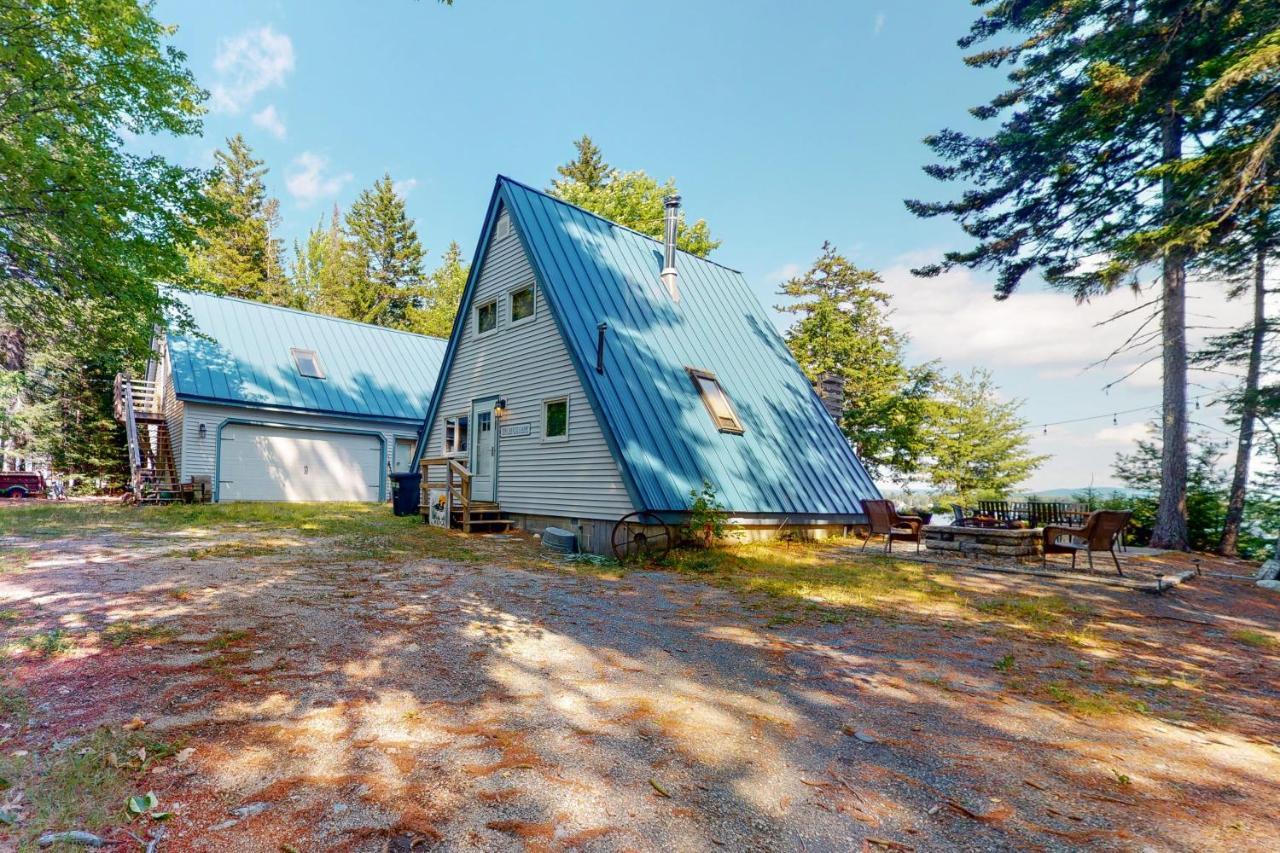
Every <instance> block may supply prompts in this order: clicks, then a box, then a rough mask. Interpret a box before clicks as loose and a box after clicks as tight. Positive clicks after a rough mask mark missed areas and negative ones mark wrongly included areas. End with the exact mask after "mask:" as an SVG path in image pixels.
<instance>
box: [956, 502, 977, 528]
mask: <svg viewBox="0 0 1280 853" xmlns="http://www.w3.org/2000/svg"><path fill="white" fill-rule="evenodd" d="M951 515H952V519H951V525H952V526H953V527H976V526H977V520H978V519H977V517H976V516H972V515H965V514H964V507H962V506H960V504H952V505H951Z"/></svg>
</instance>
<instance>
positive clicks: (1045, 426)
mask: <svg viewBox="0 0 1280 853" xmlns="http://www.w3.org/2000/svg"><path fill="white" fill-rule="evenodd" d="M1212 396H1213V395H1212V394H1202V395H1200V396H1199V397H1196V398H1195V399H1194V401H1193V402H1195V404H1196V411H1199V410H1200V401H1201V400H1202V399H1204V398H1205V397H1212ZM1208 405H1213V402H1212V401H1210V402H1209V403H1208ZM1159 409H1160V404H1159V403H1153V404H1152V405H1150V406H1138V407H1137V408H1133V409H1122V410H1121V411H1118V412H1112V413H1111V425H1112V426H1119V425H1120V416H1121V415H1133V414H1137V413H1139V412H1153V411H1158V410H1159ZM1105 417H1106V415H1105V414H1102V415H1088V416H1086V417H1082V418H1067V419H1066V420H1061V421H1049V422H1047V423H1041V424H1032V426H1038V427H1040V428H1041V432H1042V433H1043V434H1044V435H1048V434H1049V427H1051V426H1063V425H1065V424H1079V423H1085V422H1087V421H1099V420H1102V419H1104V418H1105Z"/></svg>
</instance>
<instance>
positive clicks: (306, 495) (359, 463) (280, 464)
mask: <svg viewBox="0 0 1280 853" xmlns="http://www.w3.org/2000/svg"><path fill="white" fill-rule="evenodd" d="M383 442H384V439H383V438H382V436H381V435H379V434H377V433H367V432H358V431H353V432H339V431H329V430H319V429H305V428H303V429H299V428H297V427H286V426H268V425H263V424H252V423H229V424H226V425H224V426H223V428H222V430H221V435H220V436H219V437H218V475H217V476H218V484H217V494H218V498H219V500H226V501H379V500H382V499H383V488H382V482H383V478H384V474H383V465H384V462H383V460H384V459H386V448H385V446H384V443H383Z"/></svg>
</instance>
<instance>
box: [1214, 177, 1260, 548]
mask: <svg viewBox="0 0 1280 853" xmlns="http://www.w3.org/2000/svg"><path fill="white" fill-rule="evenodd" d="M1264 174H1266V172H1265V171H1264ZM1271 174H1275V172H1274V171H1273V172H1271ZM1232 237H1233V239H1231V240H1228V241H1224V242H1223V243H1222V244H1220V245H1218V246H1216V247H1215V248H1214V251H1213V254H1212V256H1211V258H1209V261H1210V262H1209V263H1208V264H1206V267H1207V272H1210V273H1215V272H1216V273H1218V274H1219V275H1221V276H1222V277H1224V278H1226V279H1227V281H1228V282H1229V288H1228V292H1227V295H1228V297H1229V298H1233V299H1234V298H1239V297H1241V296H1244V295H1249V296H1250V297H1251V299H1252V302H1253V316H1252V317H1251V319H1250V321H1249V323H1248V324H1246V325H1245V326H1243V327H1241V328H1239V329H1234V330H1232V331H1231V332H1228V333H1227V334H1223V335H1216V336H1214V337H1211V338H1209V339H1208V340H1207V341H1206V342H1205V345H1204V347H1203V348H1202V349H1201V350H1200V351H1199V352H1198V353H1196V355H1195V358H1194V363H1195V364H1196V365H1197V366H1199V367H1201V368H1204V369H1208V370H1214V371H1219V372H1222V369H1223V368H1226V367H1230V368H1235V369H1237V370H1238V369H1241V368H1243V374H1244V375H1243V379H1242V380H1241V383H1240V386H1239V388H1237V389H1235V390H1233V391H1232V392H1231V393H1230V394H1229V395H1228V396H1227V400H1226V402H1227V405H1228V407H1229V409H1230V411H1231V413H1232V416H1233V417H1234V418H1235V420H1236V421H1237V425H1238V436H1237V440H1236V459H1235V465H1234V467H1233V469H1232V479H1231V489H1230V492H1229V494H1228V498H1227V509H1226V514H1225V516H1224V519H1223V524H1222V535H1221V538H1220V539H1219V540H1218V553H1220V554H1222V555H1224V556H1228V557H1234V556H1237V555H1238V554H1239V544H1240V526H1241V524H1242V523H1243V522H1244V517H1245V510H1246V503H1247V499H1248V495H1247V492H1248V488H1249V482H1250V478H1249V467H1250V461H1251V459H1252V456H1253V446H1254V431H1255V429H1256V427H1257V422H1258V418H1259V415H1260V413H1261V411H1262V410H1263V407H1264V402H1265V400H1266V398H1267V397H1268V396H1271V397H1274V396H1275V395H1276V394H1277V393H1278V392H1280V388H1277V387H1276V386H1274V385H1273V386H1270V387H1264V386H1263V385H1262V373H1263V369H1264V367H1268V366H1274V362H1275V352H1274V342H1275V339H1276V335H1277V333H1278V332H1280V326H1277V325H1276V324H1275V323H1274V322H1273V321H1272V320H1270V319H1269V318H1268V317H1267V307H1266V298H1267V286H1266V273H1267V263H1268V262H1269V261H1271V262H1275V261H1276V260H1280V221H1276V215H1275V208H1274V206H1273V205H1271V204H1268V203H1262V204H1259V205H1258V206H1257V210H1256V211H1255V214H1254V221H1253V223H1252V224H1251V225H1250V226H1248V227H1246V228H1241V229H1239V230H1238V231H1237V232H1236V233H1235V234H1233V235H1232ZM1242 273H1243V274H1242ZM1268 345H1270V346H1268ZM1268 362H1270V364H1268Z"/></svg>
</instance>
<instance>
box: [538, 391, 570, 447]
mask: <svg viewBox="0 0 1280 853" xmlns="http://www.w3.org/2000/svg"><path fill="white" fill-rule="evenodd" d="M542 437H543V438H544V439H545V440H547V441H568V440H569V401H568V400H567V399H564V398H561V399H559V400H546V401H544V402H543V403H542Z"/></svg>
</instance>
